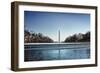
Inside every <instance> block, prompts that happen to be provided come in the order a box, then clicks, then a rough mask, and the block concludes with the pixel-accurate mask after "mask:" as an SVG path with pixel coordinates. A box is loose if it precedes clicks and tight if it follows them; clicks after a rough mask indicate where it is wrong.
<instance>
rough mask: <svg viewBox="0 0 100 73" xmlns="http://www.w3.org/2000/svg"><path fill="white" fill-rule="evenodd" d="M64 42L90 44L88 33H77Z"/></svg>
mask: <svg viewBox="0 0 100 73" xmlns="http://www.w3.org/2000/svg"><path fill="white" fill-rule="evenodd" d="M64 42H90V31H88V32H86V33H85V34H82V33H79V34H74V35H72V36H69V37H67V38H66V39H65V41H64Z"/></svg>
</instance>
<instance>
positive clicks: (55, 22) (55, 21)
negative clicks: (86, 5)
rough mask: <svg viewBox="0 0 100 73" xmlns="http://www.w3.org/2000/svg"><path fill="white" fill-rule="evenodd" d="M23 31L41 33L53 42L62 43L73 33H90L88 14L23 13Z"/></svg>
mask: <svg viewBox="0 0 100 73" xmlns="http://www.w3.org/2000/svg"><path fill="white" fill-rule="evenodd" d="M24 30H28V31H30V32H36V33H42V34H43V35H44V36H49V37H50V38H51V39H53V40H54V41H58V32H59V30H60V40H61V41H64V40H65V39H66V38H67V37H68V36H71V35H73V34H75V33H86V32H87V31H90V14H83V13H61V12H39V11H24Z"/></svg>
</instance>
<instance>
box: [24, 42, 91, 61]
mask: <svg viewBox="0 0 100 73" xmlns="http://www.w3.org/2000/svg"><path fill="white" fill-rule="evenodd" d="M24 52H25V54H24V56H25V57H24V58H25V59H24V60H25V61H44V60H70V59H88V58H90V44H89V43H61V44H57V43H55V44H25V50H24Z"/></svg>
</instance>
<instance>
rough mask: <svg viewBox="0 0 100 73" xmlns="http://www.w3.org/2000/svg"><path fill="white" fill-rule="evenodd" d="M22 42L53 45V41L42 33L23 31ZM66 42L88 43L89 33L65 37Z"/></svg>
mask: <svg viewBox="0 0 100 73" xmlns="http://www.w3.org/2000/svg"><path fill="white" fill-rule="evenodd" d="M24 42H25V43H54V40H53V39H51V38H50V37H48V36H45V35H43V34H42V33H35V32H32V33H31V32H29V31H28V30H24ZM63 42H64V43H66V42H90V31H88V32H86V33H85V34H82V33H79V34H74V35H72V36H69V37H67V38H66V39H65V40H64V41H63Z"/></svg>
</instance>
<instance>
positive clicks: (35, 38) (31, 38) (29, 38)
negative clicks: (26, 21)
mask: <svg viewBox="0 0 100 73" xmlns="http://www.w3.org/2000/svg"><path fill="white" fill-rule="evenodd" d="M24 42H25V43H53V42H54V41H53V40H52V39H51V38H50V37H48V36H44V35H43V34H42V33H35V32H33V33H30V32H29V31H28V30H25V31H24Z"/></svg>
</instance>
